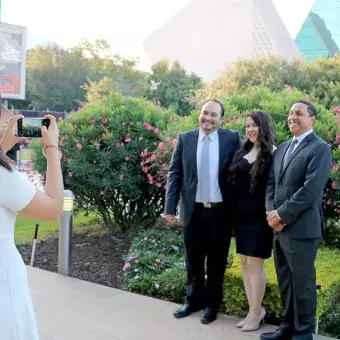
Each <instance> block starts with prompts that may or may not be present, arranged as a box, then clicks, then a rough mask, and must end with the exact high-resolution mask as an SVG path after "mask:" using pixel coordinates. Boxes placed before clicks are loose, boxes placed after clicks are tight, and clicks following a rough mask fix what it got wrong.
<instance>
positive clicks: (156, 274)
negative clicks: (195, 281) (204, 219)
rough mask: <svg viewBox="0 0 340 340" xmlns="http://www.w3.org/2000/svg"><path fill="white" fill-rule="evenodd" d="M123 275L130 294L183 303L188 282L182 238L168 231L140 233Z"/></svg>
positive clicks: (130, 252)
mask: <svg viewBox="0 0 340 340" xmlns="http://www.w3.org/2000/svg"><path fill="white" fill-rule="evenodd" d="M123 271H124V285H125V288H127V289H128V290H130V291H133V292H138V293H142V294H146V295H150V296H159V297H160V296H161V297H163V298H167V299H170V300H171V301H176V302H181V301H182V299H183V296H184V293H185V280H186V271H185V253H184V244H183V237H182V235H178V234H176V233H175V232H173V231H171V230H168V229H166V228H163V229H150V230H147V231H144V232H140V233H138V234H137V235H136V236H135V238H134V239H133V242H132V245H131V248H130V250H129V253H128V255H127V256H126V257H125V265H124V267H123ZM169 278H170V280H169Z"/></svg>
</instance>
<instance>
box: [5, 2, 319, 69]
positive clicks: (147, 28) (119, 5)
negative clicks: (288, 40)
mask: <svg viewBox="0 0 340 340" xmlns="http://www.w3.org/2000/svg"><path fill="white" fill-rule="evenodd" d="M207 1H208V0H207ZM210 1H214V0H210ZM224 1H228V0H224ZM1 2H2V9H1V12H2V13H1V19H2V21H3V22H6V23H8V24H13V25H20V26H25V27H27V34H28V39H27V47H28V48H31V47H33V46H35V45H36V44H44V43H46V42H55V43H57V44H58V45H61V46H62V47H65V48H67V47H71V46H73V45H75V44H77V43H78V42H80V41H81V39H83V38H84V39H87V40H94V39H96V38H100V37H102V38H105V39H106V40H107V41H108V42H109V43H110V45H111V49H112V51H113V53H117V54H121V55H122V56H125V57H127V56H132V57H139V59H140V68H141V69H144V70H147V69H148V68H149V67H150V62H149V60H148V57H147V55H146V53H145V50H144V47H143V41H144V40H145V39H146V38H147V37H148V36H149V35H151V34H152V33H153V32H154V31H155V30H157V28H159V27H161V26H162V24H163V23H165V22H166V21H167V20H169V19H171V18H172V17H173V16H174V15H175V14H176V13H177V12H178V11H180V10H181V9H182V8H183V7H185V6H186V5H187V4H188V3H189V2H190V0H96V1H91V2H90V1H89V2H88V5H85V4H84V3H85V1H84V0H57V1H56V0H1ZM273 2H274V3H275V5H276V7H277V10H278V12H279V14H280V15H281V17H282V20H283V21H284V22H285V24H286V26H287V28H288V30H289V32H290V34H291V35H292V37H293V38H295V37H296V35H297V34H298V30H299V28H300V27H301V25H302V23H303V22H301V21H303V20H304V19H303V15H302V16H301V14H302V13H306V12H307V13H308V9H310V8H311V4H312V3H313V2H314V0H273Z"/></svg>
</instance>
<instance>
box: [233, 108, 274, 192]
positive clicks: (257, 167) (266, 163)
mask: <svg viewBox="0 0 340 340" xmlns="http://www.w3.org/2000/svg"><path fill="white" fill-rule="evenodd" d="M247 117H250V118H252V119H253V121H254V122H255V124H256V125H257V126H258V127H259V132H258V135H257V139H258V141H259V142H260V151H259V153H258V155H257V158H256V161H255V162H254V163H253V164H252V168H251V170H250V188H249V189H250V193H251V194H253V193H255V192H256V191H258V190H263V189H264V188H265V186H266V183H267V179H268V175H269V171H270V168H271V165H272V152H273V145H274V128H273V124H272V121H271V119H270V117H269V115H268V114H267V113H266V112H263V111H251V112H249V113H248V115H247ZM253 145H254V144H253V143H252V142H251V141H250V140H249V139H246V140H245V141H244V142H243V143H242V145H241V148H240V149H239V150H238V151H237V152H236V153H235V156H234V158H233V160H232V162H231V165H230V167H229V181H230V182H231V183H232V184H233V185H236V169H237V167H238V164H239V162H240V161H241V160H242V158H243V157H244V156H245V155H246V154H247V153H248V152H249V151H250V150H251V149H252V147H253Z"/></svg>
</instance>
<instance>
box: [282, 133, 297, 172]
mask: <svg viewBox="0 0 340 340" xmlns="http://www.w3.org/2000/svg"><path fill="white" fill-rule="evenodd" d="M297 143H298V140H297V139H294V140H292V141H291V143H290V146H289V149H288V151H287V152H286V155H285V158H284V162H283V167H284V168H285V167H286V165H287V163H288V160H289V159H290V157H291V156H292V153H293V150H294V147H295V146H296V144H297Z"/></svg>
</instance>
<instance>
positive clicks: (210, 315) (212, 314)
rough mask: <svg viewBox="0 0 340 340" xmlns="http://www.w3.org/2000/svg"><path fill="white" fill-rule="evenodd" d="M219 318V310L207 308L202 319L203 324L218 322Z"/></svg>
mask: <svg viewBox="0 0 340 340" xmlns="http://www.w3.org/2000/svg"><path fill="white" fill-rule="evenodd" d="M216 317H217V310H216V309H213V308H205V309H204V312H203V315H202V318H201V322H202V323H203V324H205V325H206V324H208V323H210V322H213V321H215V320H216Z"/></svg>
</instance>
